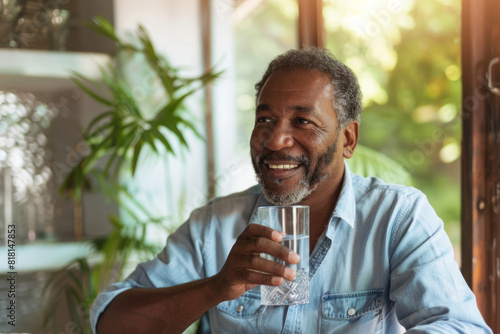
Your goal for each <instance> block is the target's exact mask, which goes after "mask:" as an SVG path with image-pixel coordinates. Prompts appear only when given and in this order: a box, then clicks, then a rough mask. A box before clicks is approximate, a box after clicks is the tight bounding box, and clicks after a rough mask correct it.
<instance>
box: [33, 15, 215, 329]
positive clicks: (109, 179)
mask: <svg viewBox="0 0 500 334" xmlns="http://www.w3.org/2000/svg"><path fill="white" fill-rule="evenodd" d="M88 27H89V28H91V29H93V30H94V31H96V32H98V33H100V34H102V35H104V36H107V37H108V38H110V39H111V40H113V41H114V42H115V43H116V47H117V53H116V54H115V55H114V57H113V59H112V62H111V63H110V64H109V65H108V66H107V67H102V68H100V71H101V77H102V82H97V81H93V80H91V79H89V78H87V77H85V76H84V75H83V74H81V73H76V72H74V73H73V78H72V80H73V81H74V83H75V84H76V85H77V86H78V87H79V88H81V90H83V92H85V93H86V94H87V95H88V96H89V97H91V98H92V99H94V100H96V101H97V102H99V103H100V104H102V105H104V106H106V107H107V108H108V110H107V111H105V112H103V113H101V114H100V115H98V116H97V117H95V118H94V119H93V120H92V121H91V122H90V123H89V125H88V126H87V127H86V129H85V130H84V131H83V136H84V140H85V142H86V143H87V145H88V146H89V148H90V153H89V154H88V155H87V156H86V157H84V158H83V159H82V160H81V161H80V162H79V163H78V165H77V166H75V167H74V168H73V169H72V171H71V172H70V173H69V174H68V176H67V177H66V179H65V180H64V181H63V183H62V185H61V188H60V192H61V193H62V194H67V195H70V196H71V197H72V198H73V199H74V201H75V202H76V203H80V201H81V198H82V193H83V191H85V190H86V189H88V188H89V187H90V185H91V184H94V183H95V184H97V189H98V190H99V191H101V192H102V193H103V194H104V196H105V197H106V198H107V199H108V200H112V201H114V202H116V203H117V204H118V206H119V208H120V209H121V210H123V211H124V212H126V213H127V215H128V216H129V218H131V219H128V220H127V221H124V220H123V219H121V218H120V217H119V216H118V215H115V214H113V215H111V216H110V217H109V220H110V222H111V224H112V226H113V230H112V232H111V233H110V234H109V236H108V237H106V238H103V239H99V240H92V243H93V245H94V247H95V250H96V252H97V254H98V255H99V260H98V261H97V263H92V264H91V263H89V261H88V259H85V258H81V259H78V260H76V261H75V262H74V263H72V264H70V265H69V266H68V267H66V268H64V269H63V270H61V271H59V272H57V273H56V274H55V275H53V276H52V277H51V279H50V280H49V281H48V282H47V283H46V285H45V288H44V294H45V295H47V296H49V295H50V296H51V297H50V298H51V299H50V302H48V305H49V307H50V308H48V309H47V310H46V312H45V318H44V323H43V328H44V330H47V329H48V328H50V327H51V328H53V329H55V326H56V319H55V317H54V316H53V313H54V312H53V311H52V310H53V309H54V308H55V307H56V306H57V304H58V303H59V302H60V301H61V298H62V297H65V299H66V303H67V305H68V308H69V315H70V319H71V320H72V322H73V324H74V325H75V326H76V327H77V328H76V329H75V328H74V330H78V331H79V332H81V333H91V329H90V324H89V320H88V309H89V308H90V306H91V305H92V303H93V301H94V299H95V298H96V296H97V294H98V293H99V291H100V290H101V289H102V288H103V287H105V286H107V285H109V284H110V283H111V282H112V281H114V280H118V279H120V278H122V274H123V264H125V263H127V261H128V260H129V259H130V256H131V255H132V253H136V252H137V253H139V254H142V255H146V256H149V257H151V256H154V255H156V253H157V252H158V251H159V249H158V246H156V245H154V244H151V243H149V242H148V241H147V240H146V231H147V228H148V226H151V225H154V226H158V227H160V228H164V227H163V226H164V225H163V223H164V222H165V220H166V218H165V217H155V216H153V215H151V213H150V212H149V211H148V210H147V208H145V207H144V206H143V205H142V204H141V203H140V202H139V201H137V200H136V199H134V197H133V196H132V195H131V194H130V193H129V192H128V191H127V188H126V187H125V186H124V185H123V184H122V183H121V182H120V178H121V177H123V176H124V175H125V174H127V173H128V174H129V175H132V176H133V175H134V174H135V172H136V170H137V166H138V165H139V164H140V161H141V159H140V157H141V155H143V154H144V151H145V148H148V149H149V151H151V152H153V153H158V152H160V151H163V152H167V154H172V155H175V152H174V149H173V147H174V143H172V141H171V138H174V140H176V141H178V142H179V143H180V144H181V147H184V148H188V142H187V140H186V138H185V136H184V134H183V133H184V131H186V130H188V131H191V132H193V133H194V134H196V135H197V136H200V135H199V133H198V132H197V130H196V126H195V124H193V122H192V121H190V120H189V119H188V118H187V110H186V109H185V104H184V102H185V100H186V99H187V98H188V97H189V96H191V95H192V94H193V93H194V92H196V91H197V90H199V89H200V88H202V87H204V86H205V85H206V84H207V83H209V82H211V81H212V80H214V79H216V78H217V77H218V76H219V75H220V72H219V73H215V72H212V71H208V72H206V73H204V74H202V75H201V76H198V77H194V78H186V77H183V76H181V75H180V74H179V70H178V69H176V68H175V67H173V66H171V65H170V64H169V62H168V61H167V59H166V58H165V57H162V56H160V55H159V54H158V52H157V51H156V50H155V48H154V46H153V43H152V42H151V39H150V37H149V35H148V33H147V31H146V30H145V29H144V27H142V26H139V27H138V29H137V31H136V37H137V39H138V43H136V44H137V45H134V44H132V43H127V42H125V41H124V40H123V39H121V38H119V37H118V36H117V34H116V32H115V30H114V29H113V27H112V25H111V24H110V23H109V22H107V21H106V20H105V19H104V18H102V17H96V18H95V19H94V20H93V22H92V23H90V24H88ZM124 54H125V55H128V56H136V55H140V56H142V57H144V59H145V62H146V64H147V65H148V67H149V69H150V70H152V71H153V73H154V74H155V76H156V78H157V80H158V82H159V83H160V85H159V86H160V87H161V89H162V91H163V94H164V101H165V102H164V103H163V104H162V105H161V106H160V107H159V108H157V109H156V110H153V111H145V110H143V108H141V103H139V101H137V100H136V98H135V97H134V95H133V94H132V90H131V87H130V84H128V83H127V80H126V78H125V75H124V73H123V71H122V68H123V65H124V64H123V58H121V57H122V56H123V55H124ZM103 91H104V92H106V94H103V93H101V92H103ZM49 292H50V293H49ZM56 331H57V330H56Z"/></svg>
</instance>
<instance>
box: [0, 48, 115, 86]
mask: <svg viewBox="0 0 500 334" xmlns="http://www.w3.org/2000/svg"><path fill="white" fill-rule="evenodd" d="M109 61H110V56H109V55H107V54H102V53H90V52H62V51H45V50H19V49H0V90H2V89H3V90H12V89H14V90H23V91H39V90H43V91H52V92H53V91H58V90H64V89H72V88H74V87H75V85H74V84H73V82H72V81H71V80H70V78H71V71H77V72H79V73H84V74H85V75H86V76H87V77H89V78H91V79H99V78H100V73H99V67H100V66H105V65H106V64H107V63H109Z"/></svg>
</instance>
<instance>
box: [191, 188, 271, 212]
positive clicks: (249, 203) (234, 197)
mask: <svg viewBox="0 0 500 334" xmlns="http://www.w3.org/2000/svg"><path fill="white" fill-rule="evenodd" d="M260 195H261V188H260V186H259V185H255V186H252V187H250V188H248V189H246V190H243V191H240V192H235V193H232V194H229V195H226V196H219V197H215V198H213V199H211V200H209V201H208V202H207V203H206V204H205V205H203V206H201V207H198V208H197V209H195V210H193V211H192V212H191V217H192V218H195V217H198V218H201V217H205V218H206V217H207V216H208V217H209V216H213V215H217V216H219V215H226V214H231V213H235V212H239V214H248V212H251V211H252V210H253V208H254V206H255V203H256V202H257V200H258V198H259V196H260Z"/></svg>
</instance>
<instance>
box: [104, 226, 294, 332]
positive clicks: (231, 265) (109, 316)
mask: <svg viewBox="0 0 500 334" xmlns="http://www.w3.org/2000/svg"><path fill="white" fill-rule="evenodd" d="M281 238H282V236H281V234H280V233H278V232H276V231H274V230H272V229H271V228H269V227H266V226H262V225H257V224H250V225H248V227H247V228H246V229H245V230H244V231H243V233H242V234H241V235H240V236H239V237H238V239H237V240H236V243H235V244H234V246H233V248H232V249H231V252H230V253H229V256H228V258H227V260H226V262H225V264H224V266H223V268H222V269H221V271H220V272H219V273H218V274H217V275H215V276H212V277H209V278H205V279H202V280H199V281H194V282H190V283H186V284H181V285H177V286H173V287H167V288H157V289H144V288H133V289H129V290H126V291H124V292H122V293H121V294H119V295H118V296H117V297H116V298H115V299H114V300H113V301H112V302H111V303H110V304H109V305H108V306H107V308H106V310H105V311H104V312H103V313H102V314H101V316H100V318H99V319H98V323H97V329H98V332H99V333H100V334H108V333H125V332H131V333H182V331H183V330H185V329H186V328H187V327H188V326H189V325H191V324H192V323H193V322H194V321H196V320H197V319H199V318H200V317H201V316H202V315H203V314H204V313H205V312H206V311H208V310H209V309H210V308H212V307H214V306H216V305H217V304H219V303H221V302H222V301H225V300H231V299H236V298H238V297H240V296H241V295H242V294H243V293H245V291H247V290H250V289H252V288H253V287H255V286H257V285H260V284H265V285H274V286H277V285H280V284H281V283H282V282H283V280H284V279H285V278H286V279H289V280H293V278H294V277H295V274H296V273H295V271H294V270H292V269H290V268H286V267H285V266H284V265H281V264H279V263H277V262H272V261H269V260H266V259H263V258H261V257H260V253H267V254H271V255H273V256H275V257H277V258H279V259H281V260H283V261H286V262H288V263H291V264H294V263H297V262H298V260H299V256H298V255H297V254H296V253H294V252H292V251H291V250H290V249H288V248H286V247H285V246H283V245H281V244H279V242H280V241H281Z"/></svg>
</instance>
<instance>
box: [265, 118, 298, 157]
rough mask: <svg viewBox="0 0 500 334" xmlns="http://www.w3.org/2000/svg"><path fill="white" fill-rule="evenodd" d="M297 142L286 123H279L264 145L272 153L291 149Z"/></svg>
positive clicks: (275, 125) (272, 129)
mask: <svg viewBox="0 0 500 334" xmlns="http://www.w3.org/2000/svg"><path fill="white" fill-rule="evenodd" d="M294 143H295V141H294V139H293V136H292V129H291V128H290V126H289V125H287V124H286V123H285V122H277V123H275V124H274V126H273V127H272V128H271V129H270V131H269V133H268V135H267V138H266V139H265V141H264V145H265V146H266V147H267V148H268V149H270V150H271V151H279V150H282V149H284V148H290V147H292V146H293V145H294Z"/></svg>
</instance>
